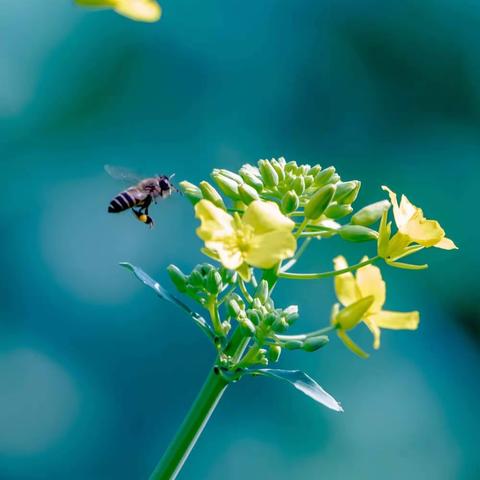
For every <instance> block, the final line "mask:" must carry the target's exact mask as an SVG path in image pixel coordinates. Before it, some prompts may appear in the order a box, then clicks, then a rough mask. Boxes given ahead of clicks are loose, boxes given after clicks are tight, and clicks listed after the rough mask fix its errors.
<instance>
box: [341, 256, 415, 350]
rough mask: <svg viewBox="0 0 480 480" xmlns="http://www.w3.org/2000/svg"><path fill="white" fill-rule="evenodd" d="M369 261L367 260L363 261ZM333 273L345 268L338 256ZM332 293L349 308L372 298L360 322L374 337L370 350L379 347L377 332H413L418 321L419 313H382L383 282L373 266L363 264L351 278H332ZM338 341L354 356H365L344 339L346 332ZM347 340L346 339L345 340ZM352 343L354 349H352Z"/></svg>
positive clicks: (342, 333)
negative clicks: (384, 329)
mask: <svg viewBox="0 0 480 480" xmlns="http://www.w3.org/2000/svg"><path fill="white" fill-rule="evenodd" d="M366 260H368V258H367V257H364V258H363V259H362V262H363V261H366ZM333 262H334V265H335V270H343V269H345V268H348V264H347V261H346V260H345V258H344V257H342V256H338V257H336V258H335V259H334V260H333ZM335 292H336V295H337V298H338V300H339V302H340V303H341V304H342V305H343V306H344V307H348V306H349V305H352V304H354V303H356V302H359V301H360V300H362V299H364V298H367V297H370V298H372V297H373V301H372V303H371V304H370V307H369V308H368V309H367V311H366V312H365V313H364V315H363V318H362V320H363V322H364V323H365V324H366V325H367V327H368V328H369V329H370V331H371V332H372V334H373V339H374V341H373V347H374V348H375V349H378V348H379V347H380V329H381V328H389V329H392V330H416V329H417V327H418V322H419V314H418V312H416V311H414V312H392V311H389V310H383V304H384V303H385V293H386V292H385V282H384V281H383V280H382V275H381V273H380V269H379V268H377V267H375V266H373V265H366V266H365V267H361V268H359V269H358V270H357V273H356V275H355V276H354V275H353V274H352V273H351V272H347V273H343V274H341V275H337V276H336V277H335ZM338 333H339V336H340V338H341V339H342V340H343V341H344V343H345V344H346V345H347V346H348V347H349V348H350V349H351V350H353V351H354V352H355V353H357V354H358V355H360V356H366V354H365V352H363V351H362V350H361V349H360V347H358V346H357V345H355V344H354V343H353V341H352V340H351V339H350V338H349V337H347V336H346V334H345V331H344V330H342V329H339V331H338ZM345 337H346V338H345ZM352 344H353V348H352Z"/></svg>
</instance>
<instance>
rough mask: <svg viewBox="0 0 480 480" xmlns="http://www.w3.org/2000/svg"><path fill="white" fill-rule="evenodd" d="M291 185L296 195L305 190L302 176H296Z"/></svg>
mask: <svg viewBox="0 0 480 480" xmlns="http://www.w3.org/2000/svg"><path fill="white" fill-rule="evenodd" d="M292 186H293V189H294V190H295V192H296V193H297V194H298V195H302V193H303V192H304V191H305V179H304V178H303V177H297V178H296V179H295V180H294V181H293V185H292Z"/></svg>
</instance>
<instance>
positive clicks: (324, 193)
mask: <svg viewBox="0 0 480 480" xmlns="http://www.w3.org/2000/svg"><path fill="white" fill-rule="evenodd" d="M334 194H335V187H334V186H333V185H325V186H324V187H322V188H320V189H319V190H318V191H317V193H315V195H313V197H312V198H311V199H310V200H309V201H308V203H307V204H306V205H305V212H304V213H305V217H306V218H309V219H312V220H315V219H317V218H319V217H320V215H322V213H323V212H324V211H325V210H326V208H327V207H328V205H329V204H330V201H331V200H332V198H333V195H334Z"/></svg>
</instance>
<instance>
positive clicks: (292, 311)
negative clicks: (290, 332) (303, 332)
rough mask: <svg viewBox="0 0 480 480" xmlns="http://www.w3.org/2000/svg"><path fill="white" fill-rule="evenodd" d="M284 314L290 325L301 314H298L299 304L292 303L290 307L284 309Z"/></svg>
mask: <svg viewBox="0 0 480 480" xmlns="http://www.w3.org/2000/svg"><path fill="white" fill-rule="evenodd" d="M283 315H284V316H285V320H286V321H287V323H288V324H289V325H292V324H293V323H294V322H295V321H296V320H297V319H298V317H299V316H300V315H299V314H298V306H297V305H290V306H289V307H287V308H285V309H284V310H283Z"/></svg>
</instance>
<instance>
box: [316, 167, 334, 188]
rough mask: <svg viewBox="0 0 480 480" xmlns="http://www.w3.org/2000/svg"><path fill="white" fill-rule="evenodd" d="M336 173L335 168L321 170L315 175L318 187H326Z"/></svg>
mask: <svg viewBox="0 0 480 480" xmlns="http://www.w3.org/2000/svg"><path fill="white" fill-rule="evenodd" d="M334 173H335V167H328V168H325V169H324V170H321V169H320V171H319V172H318V173H317V174H316V175H315V184H316V185H326V184H327V183H328V182H329V181H330V179H331V178H332V176H333V175H334Z"/></svg>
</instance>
